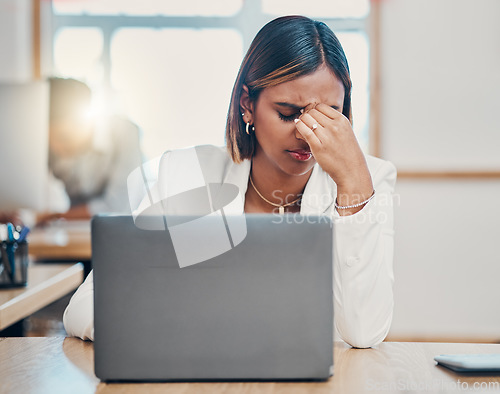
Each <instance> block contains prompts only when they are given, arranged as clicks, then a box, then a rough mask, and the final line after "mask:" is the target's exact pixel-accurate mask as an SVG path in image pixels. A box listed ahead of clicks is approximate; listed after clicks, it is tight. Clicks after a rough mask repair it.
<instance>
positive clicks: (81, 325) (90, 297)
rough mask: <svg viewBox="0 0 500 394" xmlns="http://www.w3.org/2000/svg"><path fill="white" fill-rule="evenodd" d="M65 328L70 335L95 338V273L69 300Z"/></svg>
mask: <svg viewBox="0 0 500 394" xmlns="http://www.w3.org/2000/svg"><path fill="white" fill-rule="evenodd" d="M63 323H64V328H65V330H66V333H67V334H68V336H72V337H79V338H81V339H83V340H87V339H89V340H91V341H93V340H94V273H93V271H90V274H89V275H88V276H87V279H85V281H84V282H83V283H82V284H81V285H80V287H79V288H78V290H77V291H76V293H75V294H73V297H71V300H70V301H69V304H68V306H67V307H66V310H65V311H64V315H63Z"/></svg>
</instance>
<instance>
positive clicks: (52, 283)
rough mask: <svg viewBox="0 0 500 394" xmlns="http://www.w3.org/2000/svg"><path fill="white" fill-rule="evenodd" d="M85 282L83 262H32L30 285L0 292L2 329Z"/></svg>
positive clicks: (29, 272)
mask: <svg viewBox="0 0 500 394" xmlns="http://www.w3.org/2000/svg"><path fill="white" fill-rule="evenodd" d="M82 281H83V265H82V264H80V263H78V264H71V265H69V264H38V263H30V265H29V267H28V286H26V287H17V288H12V289H0V330H3V329H4V328H6V327H8V326H10V325H11V324H13V323H15V322H17V321H18V320H21V319H24V318H25V317H27V316H29V315H31V314H32V313H34V312H36V311H38V310H40V309H42V308H43V307H45V306H47V305H49V304H50V303H52V302H54V301H56V300H58V299H59V298H61V297H63V296H65V295H66V294H68V293H69V292H70V291H72V290H74V289H76V288H77V287H78V286H79V285H80V284H81V283H82ZM0 389H1V387H0Z"/></svg>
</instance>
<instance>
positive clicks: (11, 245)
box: [7, 223, 16, 283]
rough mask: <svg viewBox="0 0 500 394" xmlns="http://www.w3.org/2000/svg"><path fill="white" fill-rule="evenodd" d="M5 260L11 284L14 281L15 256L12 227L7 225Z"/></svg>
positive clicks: (10, 224)
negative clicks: (7, 264)
mask: <svg viewBox="0 0 500 394" xmlns="http://www.w3.org/2000/svg"><path fill="white" fill-rule="evenodd" d="M7 236H8V238H9V239H8V243H7V259H8V260H9V263H10V280H11V282H12V283H14V282H15V280H16V254H15V252H14V225H13V224H12V223H7Z"/></svg>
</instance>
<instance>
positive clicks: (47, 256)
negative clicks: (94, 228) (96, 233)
mask: <svg viewBox="0 0 500 394" xmlns="http://www.w3.org/2000/svg"><path fill="white" fill-rule="evenodd" d="M28 242H29V253H30V255H31V256H33V257H34V258H35V259H38V260H56V259H57V260H71V261H84V260H85V261H88V260H90V258H91V254H92V253H91V244H90V222H89V221H88V220H86V221H80V220H78V221H66V222H65V221H59V222H54V223H52V224H50V225H48V226H47V227H42V228H35V229H33V231H32V232H31V234H30V235H29V238H28Z"/></svg>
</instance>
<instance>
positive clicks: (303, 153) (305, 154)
mask: <svg viewBox="0 0 500 394" xmlns="http://www.w3.org/2000/svg"><path fill="white" fill-rule="evenodd" d="M287 152H288V154H289V155H290V156H292V157H293V158H294V159H296V160H299V161H307V160H309V159H310V158H311V157H312V153H311V151H309V150H307V149H295V150H288V151H287Z"/></svg>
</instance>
